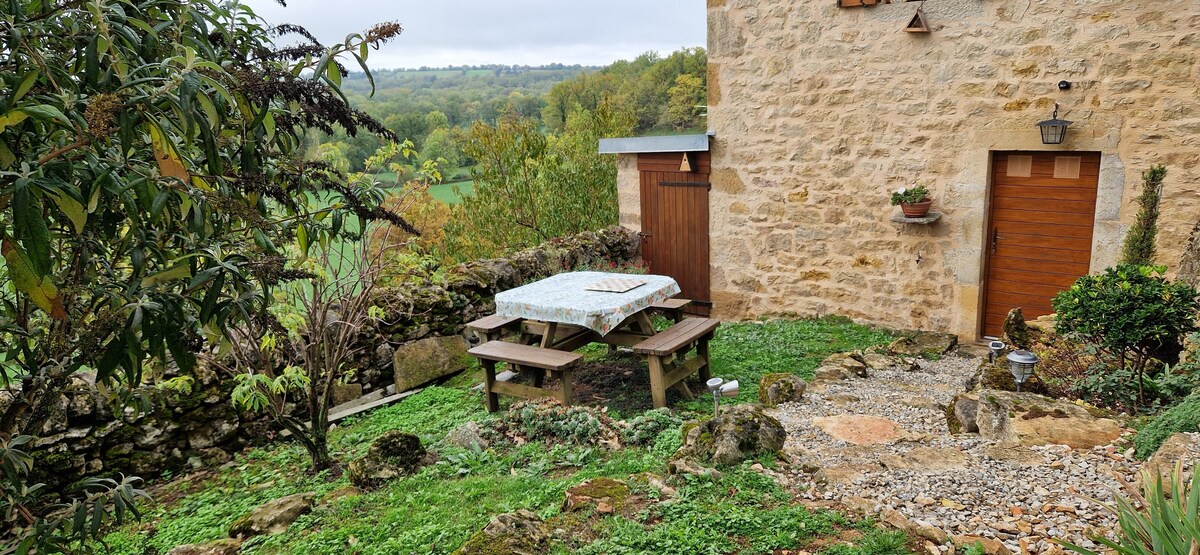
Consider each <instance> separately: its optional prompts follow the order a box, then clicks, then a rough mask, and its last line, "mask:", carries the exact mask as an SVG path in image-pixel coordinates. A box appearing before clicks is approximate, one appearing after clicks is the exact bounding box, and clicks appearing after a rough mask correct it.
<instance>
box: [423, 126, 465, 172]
mask: <svg viewBox="0 0 1200 555" xmlns="http://www.w3.org/2000/svg"><path fill="white" fill-rule="evenodd" d="M420 162H422V163H424V162H437V164H438V165H439V166H441V167H444V168H447V169H455V168H458V167H459V166H461V165H462V153H461V150H460V149H459V147H458V142H457V141H455V140H454V136H453V135H452V134H451V133H450V130H449V129H447V128H445V127H441V128H438V129H436V130H434V131H433V132H432V133H430V134H429V136H428V137H426V138H425V146H424V147H422V148H421V156H420Z"/></svg>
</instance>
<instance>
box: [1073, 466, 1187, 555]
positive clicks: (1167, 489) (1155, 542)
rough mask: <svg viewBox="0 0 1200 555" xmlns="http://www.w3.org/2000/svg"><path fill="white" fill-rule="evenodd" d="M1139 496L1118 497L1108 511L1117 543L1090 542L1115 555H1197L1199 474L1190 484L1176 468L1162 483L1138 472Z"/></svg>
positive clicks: (1080, 550) (1087, 553) (1101, 539)
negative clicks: (1112, 517) (1115, 528)
mask: <svg viewBox="0 0 1200 555" xmlns="http://www.w3.org/2000/svg"><path fill="white" fill-rule="evenodd" d="M1141 490H1142V491H1141V493H1138V492H1134V493H1133V494H1132V498H1125V497H1118V498H1117V504H1116V506H1113V507H1109V510H1111V511H1112V512H1113V513H1115V514H1116V515H1117V521H1118V523H1119V524H1120V535H1119V539H1118V541H1115V542H1114V541H1112V540H1110V539H1108V538H1104V537H1100V536H1096V537H1094V538H1093V539H1094V540H1095V541H1096V542H1097V543H1100V544H1102V545H1104V546H1105V547H1107V548H1109V549H1112V550H1113V551H1114V552H1115V553H1118V554H1119V555H1167V554H1177V555H1184V554H1185V553H1197V552H1200V518H1198V517H1197V514H1196V507H1197V506H1198V505H1200V472H1193V473H1192V480H1191V483H1188V482H1185V481H1184V478H1183V465H1182V464H1180V465H1179V466H1177V467H1176V468H1175V471H1174V472H1173V473H1172V474H1171V476H1170V477H1169V478H1168V479H1167V480H1166V483H1165V484H1164V483H1163V477H1162V476H1160V475H1158V473H1157V472H1153V473H1151V472H1147V471H1142V487H1141ZM1063 546H1064V547H1066V548H1067V549H1070V550H1072V551H1075V552H1076V553H1081V554H1083V555H1098V553H1097V552H1095V551H1092V550H1090V549H1084V548H1082V547H1079V546H1076V545H1071V544H1067V543H1063Z"/></svg>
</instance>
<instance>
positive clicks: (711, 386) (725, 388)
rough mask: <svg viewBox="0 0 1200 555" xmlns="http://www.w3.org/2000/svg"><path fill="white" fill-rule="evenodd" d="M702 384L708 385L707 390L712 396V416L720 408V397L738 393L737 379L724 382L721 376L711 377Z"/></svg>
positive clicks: (734, 395) (735, 395) (732, 395)
mask: <svg viewBox="0 0 1200 555" xmlns="http://www.w3.org/2000/svg"><path fill="white" fill-rule="evenodd" d="M704 385H706V386H708V391H709V393H712V396H713V416H716V415H717V411H718V410H719V409H720V408H721V397H737V394H738V381H737V380H733V381H731V382H726V381H725V380H724V379H722V378H712V379H710V380H708V382H706V383H705V384H704Z"/></svg>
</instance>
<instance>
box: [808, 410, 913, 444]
mask: <svg viewBox="0 0 1200 555" xmlns="http://www.w3.org/2000/svg"><path fill="white" fill-rule="evenodd" d="M813 425H814V426H816V427H818V428H820V429H821V430H822V431H824V432H825V433H827V434H829V435H831V436H833V437H834V438H836V439H840V440H842V441H844V442H846V443H853V444H854V445H876V444H880V443H891V442H893V441H896V440H898V439H901V438H904V437H907V436H908V435H909V434H908V432H906V431H904V429H903V428H901V427H900V425H899V424H896V423H895V422H892V421H891V420H888V419H886V418H880V417H878V416H868V415H865V414H842V415H838V416H826V417H822V418H814V419H813Z"/></svg>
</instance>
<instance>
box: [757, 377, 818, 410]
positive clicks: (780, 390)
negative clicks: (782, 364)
mask: <svg viewBox="0 0 1200 555" xmlns="http://www.w3.org/2000/svg"><path fill="white" fill-rule="evenodd" d="M807 388H808V384H807V383H805V382H804V380H802V379H800V376H797V375H795V374H788V373H775V374H767V375H765V376H763V377H762V380H760V381H759V382H758V400H759V402H761V403H762V404H763V406H764V407H774V406H776V405H778V404H780V403H792V402H796V401H800V400H801V399H803V398H804V391H805V390H806V389H807Z"/></svg>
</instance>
